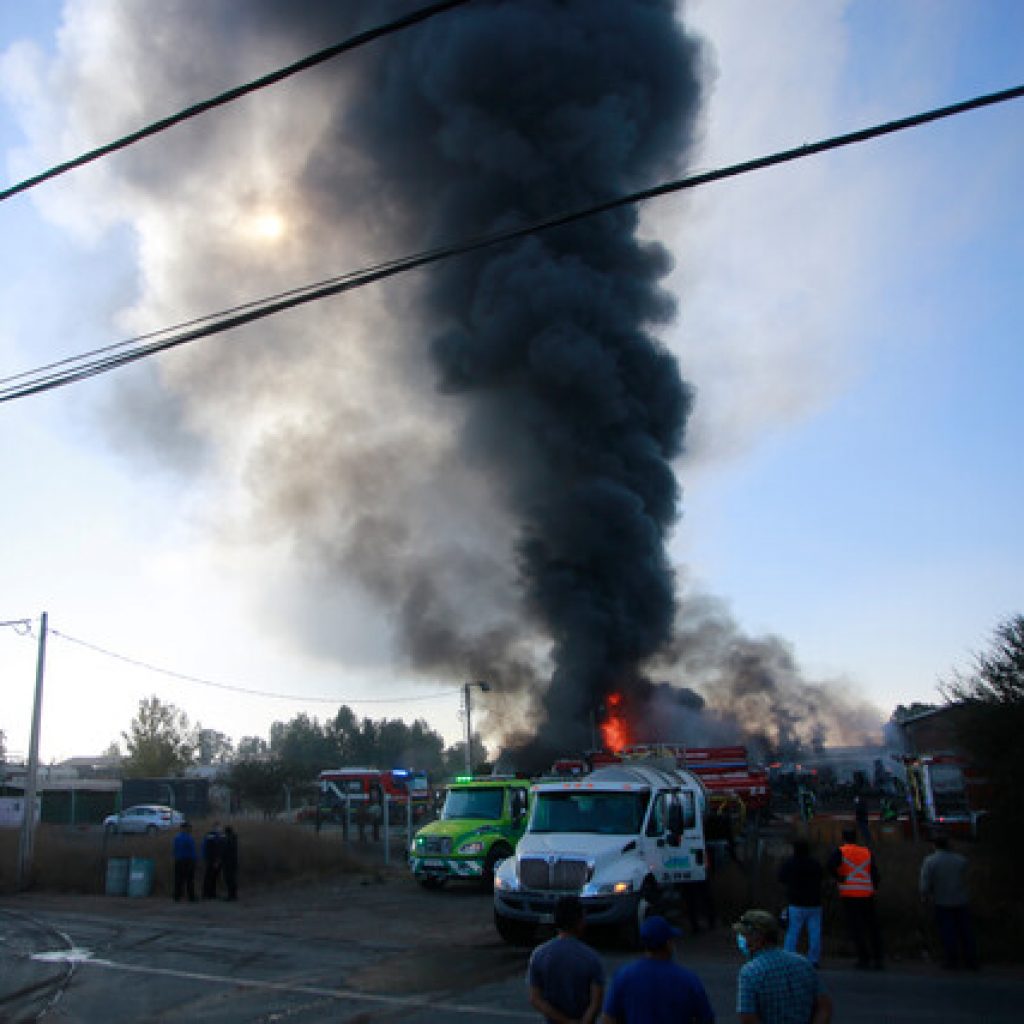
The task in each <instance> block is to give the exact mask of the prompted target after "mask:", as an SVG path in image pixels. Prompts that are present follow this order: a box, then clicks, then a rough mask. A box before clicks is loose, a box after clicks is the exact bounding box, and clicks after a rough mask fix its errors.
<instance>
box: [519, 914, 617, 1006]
mask: <svg viewBox="0 0 1024 1024" xmlns="http://www.w3.org/2000/svg"><path fill="white" fill-rule="evenodd" d="M585 929H586V919H585V917H584V914H583V903H582V902H581V901H580V899H579V897H578V896H562V897H561V898H560V899H559V900H558V902H557V903H556V904H555V930H556V931H557V935H556V936H555V938H553V939H551V940H549V941H548V942H545V943H544V944H543V945H541V946H538V947H537V948H536V949H535V950H534V951H533V953H532V955H531V956H530V965H529V967H528V968H527V971H526V983H527V985H529V987H530V1005H531V1006H532V1007H533V1008H534V1009H535V1010H537V1012H538V1013H540V1014H541V1015H542V1016H543V1017H544V1019H545V1020H546V1021H548V1022H549V1024H575V1022H577V1021H579V1022H582V1024H593V1022H594V1021H595V1020H596V1019H597V1014H598V1011H599V1010H600V1009H601V996H602V994H603V993H604V965H603V964H602V963H601V959H600V957H598V955H597V954H596V953H595V952H594V951H593V950H592V949H591V948H590V947H589V946H588V945H587V944H586V943H585V942H583V941H582V939H583V932H584V930H585Z"/></svg>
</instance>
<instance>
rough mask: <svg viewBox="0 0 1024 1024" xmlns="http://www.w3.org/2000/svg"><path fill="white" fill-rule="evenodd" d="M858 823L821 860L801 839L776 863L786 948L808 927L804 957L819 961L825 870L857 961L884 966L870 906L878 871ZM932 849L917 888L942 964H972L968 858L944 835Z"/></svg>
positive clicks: (974, 962)
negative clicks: (936, 935) (782, 898)
mask: <svg viewBox="0 0 1024 1024" xmlns="http://www.w3.org/2000/svg"><path fill="white" fill-rule="evenodd" d="M858 831H859V830H858V829H845V830H844V831H843V841H842V843H841V844H840V845H839V846H838V847H836V849H835V850H833V851H832V854H831V855H830V856H829V858H828V860H827V861H826V862H825V865H824V868H822V865H821V864H820V863H818V861H817V860H815V858H814V857H812V856H811V852H810V847H809V845H808V843H807V842H806V841H805V840H802V839H798V840H796V842H794V844H793V855H792V856H791V857H790V858H789V859H788V860H787V861H785V863H783V865H782V867H781V868H780V869H779V881H780V882H781V883H782V885H783V886H784V888H785V890H786V902H787V908H786V915H787V918H788V926H787V930H786V938H785V948H786V949H787V950H788V951H790V952H795V951H796V949H797V945H798V943H799V941H800V937H801V935H802V934H803V932H804V931H806V933H807V958H808V960H810V962H811V963H812V964H814V965H815V966H817V965H818V964H819V963H820V962H821V896H822V882H823V879H824V876H825V872H827V873H828V874H829V875H831V876H832V878H833V879H834V880H835V882H836V887H837V889H838V893H839V903H840V905H841V906H842V908H843V916H844V918H845V919H846V927H847V930H848V931H849V935H850V938H851V940H852V942H853V945H854V948H855V949H856V951H857V966H858V967H859V968H861V969H869V968H874V969H875V970H882V969H883V968H884V966H885V957H884V951H883V948H882V935H881V930H880V929H879V926H878V918H877V914H876V910H875V895H876V893H877V892H878V886H879V882H880V880H881V879H880V875H879V871H878V863H877V859H876V858H875V856H874V854H873V852H872V849H871V846H870V845H869V844H868V842H867V841H862V840H860V839H859V837H858ZM934 843H935V851H934V852H933V853H931V854H930V855H929V856H928V857H926V858H925V860H924V863H923V864H922V865H921V873H920V879H919V891H920V895H921V899H922V901H923V902H924V903H925V904H926V905H929V906H930V907H931V908H932V910H933V913H934V916H935V924H936V928H937V931H938V933H939V939H940V941H941V943H942V951H943V966H944V967H946V968H950V969H953V968H956V967H959V966H961V965H962V966H964V967H967V968H971V969H973V968H976V967H977V966H978V954H977V949H976V946H975V942H974V933H973V929H972V927H971V917H970V910H969V894H968V889H967V866H968V865H967V858H966V857H965V856H964V855H963V854H961V853H956V852H954V851H953V850H951V849H950V845H949V840H948V839H947V838H946V837H945V836H938V837H936V839H935V840H934Z"/></svg>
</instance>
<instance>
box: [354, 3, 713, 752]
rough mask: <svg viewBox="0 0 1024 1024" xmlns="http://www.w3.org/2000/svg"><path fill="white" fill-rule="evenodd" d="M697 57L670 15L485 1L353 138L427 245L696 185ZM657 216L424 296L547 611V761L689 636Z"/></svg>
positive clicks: (589, 225)
mask: <svg viewBox="0 0 1024 1024" xmlns="http://www.w3.org/2000/svg"><path fill="white" fill-rule="evenodd" d="M696 58H697V50H696V47H695V44H694V43H693V41H691V40H690V39H688V38H687V37H686V36H685V34H684V33H683V32H682V30H681V29H680V27H679V25H678V23H677V22H676V21H675V18H674V5H673V4H671V3H668V2H664V0H646V2H631V3H628V4H623V3H621V2H620V0H578V2H558V0H526V2H524V0H516V2H514V3H513V2H508V3H499V2H495V3H487V4H483V3H482V4H479V5H473V6H471V7H470V8H467V9H464V10H462V11H460V12H459V16H458V17H457V18H453V19H450V20H446V21H445V22H444V23H443V24H442V23H440V22H439V23H437V24H435V25H431V26H427V28H426V29H425V31H423V32H419V33H416V34H409V35H408V36H407V37H404V38H402V39H401V40H397V41H396V43H395V45H394V46H393V47H389V48H388V49H387V51H386V52H384V53H383V55H382V59H381V60H380V61H379V62H378V63H377V64H376V65H375V67H374V69H373V73H372V74H369V75H367V76H365V77H363V78H361V80H360V82H359V84H358V86H357V92H356V95H355V96H354V103H353V109H354V110H355V111H358V112H359V116H357V117H354V118H353V119H352V120H350V122H349V126H350V128H351V129H352V130H353V131H354V132H355V136H354V141H355V145H356V146H357V148H358V149H359V150H360V151H361V152H363V153H364V154H366V155H367V156H368V157H369V158H370V159H371V160H372V161H373V164H374V167H375V169H376V172H377V174H378V176H379V177H378V181H379V183H380V189H381V194H382V195H386V196H387V197H388V201H389V202H392V203H394V204H396V205H397V206H398V207H399V209H400V210H401V212H402V217H403V219H404V221H405V231H404V236H405V238H406V240H407V241H408V242H415V243H416V244H418V245H430V244H437V243H441V242H446V241H450V240H452V239H458V238H466V237H472V236H474V235H477V234H480V233H483V232H487V231H491V230H494V229H497V228H500V227H504V226H509V225H515V224H520V223H524V222H529V221H531V220H536V219H541V218H543V217H545V216H548V215H551V214H553V213H556V212H559V211H563V210H568V209H573V208H577V207H582V206H585V205H587V204H588V203H591V202H594V201H597V200H600V199H603V198H606V197H608V196H612V195H615V194H618V193H621V192H625V191H628V190H630V189H634V188H636V187H638V186H640V185H641V184H644V183H649V182H653V181H658V180H660V179H662V178H665V177H667V176H669V175H671V174H673V173H676V172H678V170H679V168H680V163H681V160H682V158H683V156H684V155H685V153H686V152H687V150H688V148H689V145H690V142H691V138H692V131H693V126H694V119H695V114H696V110H697V97H698V82H697V74H696ZM350 141H353V140H352V137H351V136H350ZM637 220H638V214H637V212H636V211H635V210H625V211H618V212H615V213H613V214H610V215H605V216H602V217H600V218H594V219H592V220H589V221H586V222H583V223H580V224H577V225H574V226H572V227H568V228H563V229H560V230H558V231H556V232H549V233H546V234H543V235H539V236H535V237H532V238H530V239H529V240H527V241H524V242H521V243H519V244H516V245H514V246H509V247H504V248H502V249H501V250H497V251H494V252H490V253H488V254H486V255H485V256H482V257H474V258H463V259H460V260H458V261H455V262H453V263H450V264H448V265H445V266H444V267H442V268H440V269H439V270H436V271H434V272H433V273H432V274H431V277H430V280H429V282H428V283H427V284H426V288H425V295H424V303H425V307H426V310H427V311H428V314H429V316H428V320H427V322H429V323H431V324H433V325H434V329H433V331H432V334H431V337H430V339H429V344H430V348H431V352H432V354H433V357H434V359H435V361H436V366H437V368H438V373H439V380H440V384H441V387H442V389H443V390H444V391H445V392H446V393H452V394H458V395H459V396H461V397H462V399H463V401H464V402H466V403H467V404H468V408H469V415H468V416H467V419H466V420H465V423H464V426H463V430H462V444H463V450H464V452H465V453H466V456H467V457H468V458H469V459H471V460H472V461H473V463H474V464H476V465H479V466H480V467H481V469H482V470H485V471H487V472H488V473H490V474H495V471H496V470H497V476H496V478H497V481H498V487H499V488H500V489H501V497H502V500H503V502H504V503H505V504H506V507H508V508H510V509H511V511H512V513H513V516H514V519H515V520H516V522H517V523H518V524H519V526H518V538H517V542H516V552H517V559H518V570H519V576H520V579H521V582H522V585H523V589H524V592H525V598H526V604H527V607H528V609H529V611H530V613H531V614H532V615H533V616H534V617H535V619H536V621H537V622H539V624H540V625H541V626H542V629H543V632H544V633H545V634H546V635H547V636H549V637H550V638H551V640H552V644H553V647H552V662H553V673H552V677H551V682H550V685H549V686H548V688H547V690H546V691H545V694H544V697H543V713H542V715H541V717H540V721H539V723H538V725H539V735H538V736H537V739H536V743H537V744H538V745H539V747H540V748H541V749H543V748H544V747H545V746H548V745H550V748H551V749H565V747H566V745H567V744H568V745H569V746H583V745H586V744H587V743H588V742H589V738H590V731H591V722H590V714H591V711H592V709H593V708H594V706H595V704H596V703H597V700H598V698H599V697H600V696H601V694H603V693H604V692H605V691H607V690H608V689H611V688H618V687H621V686H623V685H628V684H629V682H630V680H632V679H635V678H636V676H637V673H638V667H639V665H640V663H641V662H642V661H643V660H644V659H645V658H647V657H649V656H650V655H652V654H654V653H655V652H656V651H658V650H659V649H660V648H661V647H662V646H663V645H664V644H665V643H666V642H667V640H668V638H669V635H670V631H671V626H672V622H673V618H674V612H675V603H674V588H673V574H672V571H671V568H670V566H669V563H668V561H667V559H666V554H665V540H666V532H667V531H668V529H669V528H670V526H671V525H672V523H673V522H674V520H675V518H676V513H677V501H678V489H677V485H676V481H675V477H674V475H673V472H672V468H671V465H670V462H671V459H672V458H673V457H674V456H676V455H677V454H679V452H680V448H681V443H682V438H683V430H684V426H685V422H686V418H687V414H688V412H689V408H690V394H689V391H688V389H687V387H686V385H685V384H684V383H683V382H682V380H681V379H680V375H679V372H678V367H677V364H676V362H675V360H674V358H673V357H672V356H671V355H670V354H669V353H667V352H666V351H665V350H664V349H663V348H662V347H661V346H660V345H659V344H658V342H657V341H656V340H655V339H654V337H653V336H652V335H651V333H650V331H651V329H652V327H654V326H655V325H658V324H661V323H664V322H665V321H667V320H668V319H669V318H670V317H671V315H672V312H673V307H672V303H671V301H670V300H669V298H668V297H667V295H666V294H665V293H664V292H663V291H661V290H660V289H659V287H658V281H659V279H660V278H661V277H662V276H663V275H664V274H665V273H666V272H667V270H668V269H669V259H668V256H667V254H666V253H665V252H664V251H663V250H662V249H661V248H659V247H657V246H655V245H651V244H644V243H642V242H640V241H639V240H638V238H637ZM503 682H506V683H507V681H506V680H499V685H501V684H502V683H503ZM549 729H550V730H551V734H550V736H549V734H548V730H549ZM556 736H557V740H555V739H554V737H556ZM538 753H539V751H538Z"/></svg>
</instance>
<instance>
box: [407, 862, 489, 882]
mask: <svg viewBox="0 0 1024 1024" xmlns="http://www.w3.org/2000/svg"><path fill="white" fill-rule="evenodd" d="M409 867H410V868H411V869H412V873H413V875H414V877H416V878H471V879H472V878H475V879H480V878H482V877H483V873H484V861H483V858H482V857H410V858H409Z"/></svg>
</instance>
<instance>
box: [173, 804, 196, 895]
mask: <svg viewBox="0 0 1024 1024" xmlns="http://www.w3.org/2000/svg"><path fill="white" fill-rule="evenodd" d="M171 854H172V856H173V857H174V901H175V903H177V902H178V900H180V899H181V897H182V894H183V893H185V892H187V893H188V898H189V902H191V903H195V901H196V841H195V840H194V839H193V838H192V826H191V825H190V824H189V823H188V822H187V821H183V822H182V823H181V827H180V828H179V829H178V834H177V835H176V836H175V837H174V843H173V845H172V847H171Z"/></svg>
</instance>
